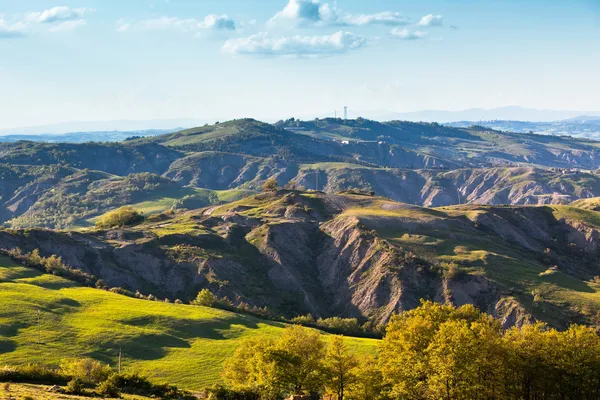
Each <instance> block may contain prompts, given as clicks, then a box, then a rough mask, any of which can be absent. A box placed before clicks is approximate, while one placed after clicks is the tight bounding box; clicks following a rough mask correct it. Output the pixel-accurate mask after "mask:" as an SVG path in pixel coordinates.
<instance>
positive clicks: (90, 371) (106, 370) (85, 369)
mask: <svg viewBox="0 0 600 400" xmlns="http://www.w3.org/2000/svg"><path fill="white" fill-rule="evenodd" d="M60 370H61V372H62V373H63V374H65V375H67V376H70V377H73V378H77V379H80V380H81V381H82V382H84V383H85V384H97V383H100V382H102V381H104V380H106V379H107V378H108V376H109V375H110V374H111V370H110V367H109V366H108V365H103V364H101V363H100V362H98V361H96V360H93V359H91V358H82V359H75V360H63V362H62V363H61V365H60Z"/></svg>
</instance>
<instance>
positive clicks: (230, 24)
mask: <svg viewBox="0 0 600 400" xmlns="http://www.w3.org/2000/svg"><path fill="white" fill-rule="evenodd" d="M202 26H203V28H205V29H213V30H217V31H234V30H235V21H234V20H233V19H232V18H229V17H228V16H227V15H224V14H223V15H214V14H211V15H208V16H206V17H205V18H204V22H203V24H202Z"/></svg>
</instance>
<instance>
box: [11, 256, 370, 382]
mask: <svg viewBox="0 0 600 400" xmlns="http://www.w3.org/2000/svg"><path fill="white" fill-rule="evenodd" d="M38 310H39V312H40V313H39V316H40V319H39V321H40V325H39V328H40V330H39V331H38ZM283 329H284V325H283V324H280V323H276V322H269V321H264V320H259V319H257V318H254V317H249V316H243V315H239V314H234V313H231V312H226V311H222V310H217V309H213V308H206V307H200V306H189V305H183V304H173V303H171V304H167V303H165V302H161V301H149V300H140V299H134V298H130V297H125V296H122V295H118V294H115V293H111V292H107V291H104V290H99V289H92V288H85V287H80V286H78V285H77V284H75V283H73V282H71V281H68V280H66V279H63V278H59V277H56V276H53V275H45V274H41V273H40V272H38V271H37V270H33V269H29V268H25V267H22V266H19V265H17V264H15V263H14V262H13V261H11V260H10V259H7V258H6V257H0V364H15V365H23V364H27V363H42V364H47V365H57V364H59V363H60V361H61V360H62V359H64V358H74V357H92V358H95V359H97V360H100V361H102V362H104V363H109V364H111V365H113V366H114V365H116V362H117V358H118V353H119V349H122V352H123V355H124V360H123V369H124V371H126V372H139V373H141V374H143V375H146V376H149V377H151V378H152V379H153V380H154V381H156V382H163V383H169V384H177V385H178V386H180V387H182V388H186V389H190V390H198V391H200V390H202V389H204V388H206V387H209V386H211V385H212V384H213V383H215V382H216V381H217V380H218V378H219V374H220V371H221V368H222V364H223V360H224V359H225V358H226V357H228V356H229V355H230V354H231V353H232V352H233V351H234V350H235V348H236V347H237V346H239V344H240V343H241V342H242V341H243V340H244V339H245V338H248V337H252V336H255V335H273V336H274V335H279V334H280V333H281V332H282V330H283ZM38 335H39V336H38ZM346 340H347V341H348V344H349V345H350V347H351V348H352V349H354V350H355V351H356V352H358V353H369V352H374V350H375V346H376V343H377V341H376V340H374V339H357V338H347V339H346ZM0 393H2V392H0Z"/></svg>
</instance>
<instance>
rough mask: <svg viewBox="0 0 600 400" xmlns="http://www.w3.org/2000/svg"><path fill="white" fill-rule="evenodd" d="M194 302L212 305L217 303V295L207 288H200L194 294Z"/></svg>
mask: <svg viewBox="0 0 600 400" xmlns="http://www.w3.org/2000/svg"><path fill="white" fill-rule="evenodd" d="M195 303H196V304H197V305H199V306H205V307H212V306H214V305H215V304H216V303H217V296H215V294H214V293H213V292H211V291H210V290H208V289H202V290H201V291H200V292H199V293H198V296H196V301H195Z"/></svg>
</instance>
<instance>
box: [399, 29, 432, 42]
mask: <svg viewBox="0 0 600 400" xmlns="http://www.w3.org/2000/svg"><path fill="white" fill-rule="evenodd" d="M390 33H391V34H392V36H394V37H396V38H398V39H402V40H419V39H425V38H426V37H427V32H422V31H410V30H408V29H406V28H405V29H400V28H395V29H392V31H391V32H390Z"/></svg>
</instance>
